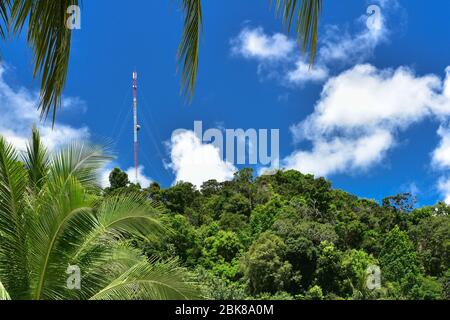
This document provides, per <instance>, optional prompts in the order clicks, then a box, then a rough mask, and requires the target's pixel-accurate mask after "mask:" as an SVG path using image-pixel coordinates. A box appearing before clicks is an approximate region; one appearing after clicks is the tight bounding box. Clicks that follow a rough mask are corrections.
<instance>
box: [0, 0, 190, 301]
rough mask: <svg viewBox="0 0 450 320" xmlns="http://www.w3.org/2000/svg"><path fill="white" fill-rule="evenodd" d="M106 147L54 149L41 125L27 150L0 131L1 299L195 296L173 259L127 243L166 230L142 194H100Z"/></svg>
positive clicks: (75, 145)
mask: <svg viewBox="0 0 450 320" xmlns="http://www.w3.org/2000/svg"><path fill="white" fill-rule="evenodd" d="M55 2H56V1H55ZM105 154H107V153H105V151H104V150H103V149H102V148H98V147H91V146H87V145H85V144H82V143H77V144H72V145H69V146H67V147H65V148H62V149H61V150H60V151H58V152H55V153H52V154H50V153H49V152H48V151H47V150H46V148H45V147H44V146H43V145H42V143H41V140H40V137H39V133H38V131H37V130H36V129H34V130H33V134H32V138H31V139H30V142H29V144H28V147H27V150H26V152H23V153H22V154H20V153H19V152H18V151H16V150H15V149H14V148H13V146H12V145H10V144H8V143H7V142H6V141H5V139H3V138H2V137H0V299H9V298H11V299H19V300H29V299H36V300H41V299H44V300H54V299H55V300H60V299H185V298H193V297H196V289H195V286H194V285H193V284H192V283H191V282H190V280H189V275H188V274H187V273H186V272H185V271H184V270H183V269H181V268H180V267H178V266H177V262H176V261H175V260H171V261H158V260H149V259H147V258H146V257H145V256H144V255H143V254H142V252H141V251H140V250H137V249H136V248H134V247H133V246H132V245H130V243H129V241H130V240H128V239H131V238H132V237H148V236H150V235H155V233H156V234H157V233H158V232H166V230H165V229H164V227H163V226H162V225H161V224H160V223H159V222H158V214H159V209H158V208H157V207H156V206H154V205H152V204H150V203H149V202H148V201H147V200H146V199H144V198H142V196H141V195H139V194H132V193H128V194H127V195H114V196H110V197H106V198H103V197H101V196H99V194H100V189H99V187H97V173H96V172H97V169H98V168H100V167H101V166H102V165H103V164H104V162H105V161H107V160H108V159H109V157H108V156H107V155H105Z"/></svg>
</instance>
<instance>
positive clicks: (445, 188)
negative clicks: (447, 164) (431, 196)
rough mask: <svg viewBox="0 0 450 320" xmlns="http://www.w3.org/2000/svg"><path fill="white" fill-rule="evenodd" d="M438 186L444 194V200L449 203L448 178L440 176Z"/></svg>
mask: <svg viewBox="0 0 450 320" xmlns="http://www.w3.org/2000/svg"><path fill="white" fill-rule="evenodd" d="M438 188H439V191H440V192H441V193H442V194H443V196H444V202H445V203H446V204H448V205H450V178H442V179H441V180H440V181H439V183H438Z"/></svg>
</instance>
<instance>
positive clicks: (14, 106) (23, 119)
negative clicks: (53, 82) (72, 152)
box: [0, 64, 89, 150]
mask: <svg viewBox="0 0 450 320" xmlns="http://www.w3.org/2000/svg"><path fill="white" fill-rule="evenodd" d="M7 71H8V70H7V67H6V66H5V65H4V64H0V135H1V136H3V137H4V138H5V139H6V140H7V141H8V142H10V143H12V144H14V146H16V147H17V148H18V149H21V150H24V149H25V147H26V144H27V141H28V139H29V136H30V133H31V128H32V127H33V125H34V124H36V126H37V127H38V128H39V130H40V133H41V136H42V141H43V142H44V144H45V145H46V146H47V147H48V148H49V149H50V150H53V149H55V148H57V147H59V146H61V145H62V144H64V143H67V142H69V141H73V140H80V139H87V138H89V129H88V128H87V127H81V128H75V127H72V126H69V125H66V124H61V123H57V124H56V125H55V127H54V128H52V126H51V123H50V122H49V121H48V122H42V121H40V117H39V115H40V114H39V111H38V110H37V109H36V106H37V104H38V101H39V96H38V93H36V92H32V91H30V90H28V89H26V88H18V89H13V88H12V87H11V86H10V85H9V84H8V83H6V81H5V77H4V76H5V73H6V72H7ZM79 106H80V107H81V108H82V109H83V110H84V109H85V108H86V105H85V103H84V102H83V101H82V100H81V99H79V98H70V97H69V98H67V99H64V103H63V108H67V109H69V108H78V107H79Z"/></svg>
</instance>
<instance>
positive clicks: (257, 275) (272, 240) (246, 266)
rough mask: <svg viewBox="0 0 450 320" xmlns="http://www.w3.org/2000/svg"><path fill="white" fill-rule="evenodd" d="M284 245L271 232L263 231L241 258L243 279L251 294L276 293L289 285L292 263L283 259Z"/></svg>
mask: <svg viewBox="0 0 450 320" xmlns="http://www.w3.org/2000/svg"><path fill="white" fill-rule="evenodd" d="M285 254H286V245H285V244H284V242H283V240H282V239H280V238H279V237H278V236H276V235H274V234H272V233H268V232H267V233H263V234H262V235H261V236H260V237H259V238H258V239H257V240H256V241H255V242H254V243H253V244H252V246H251V247H250V249H249V251H248V252H247V254H246V256H245V257H244V258H243V263H242V267H243V271H244V279H245V280H246V281H247V283H248V286H249V290H250V292H251V293H252V294H258V293H263V292H267V293H276V292H277V291H282V290H283V289H286V288H288V287H289V285H290V282H291V279H290V276H291V273H292V265H291V264H290V263H289V262H288V261H286V260H285Z"/></svg>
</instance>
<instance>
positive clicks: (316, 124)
mask: <svg viewBox="0 0 450 320" xmlns="http://www.w3.org/2000/svg"><path fill="white" fill-rule="evenodd" d="M447 71H448V69H447ZM449 82H450V77H449V76H448V73H447V77H446V79H445V81H442V80H441V79H440V78H439V77H438V76H436V75H426V76H422V77H419V76H416V75H415V74H414V73H413V71H412V70H410V69H408V68H405V67H400V68H398V69H396V70H391V69H388V70H379V69H377V68H375V67H373V66H371V65H357V66H355V67H354V68H352V69H350V70H347V71H345V72H343V73H341V74H340V75H338V76H336V77H334V78H331V79H330V80H328V82H327V83H326V84H325V85H324V89H323V91H322V94H321V98H320V100H319V101H318V103H317V104H316V107H315V111H314V112H313V114H311V115H310V116H309V117H308V118H306V119H305V120H304V121H302V122H301V123H299V124H298V125H296V126H293V127H292V128H291V131H292V133H293V136H294V139H295V140H296V141H297V142H300V141H302V140H308V141H310V142H311V143H312V149H311V150H310V151H304V150H297V151H295V152H294V153H293V154H292V155H290V156H289V157H287V158H286V159H285V160H284V165H286V166H288V167H290V168H295V169H298V170H300V171H303V172H307V173H313V174H317V175H325V176H326V175H330V174H334V173H340V172H346V171H347V170H354V169H367V168H369V167H370V166H372V165H374V164H377V163H379V162H380V161H382V160H383V159H384V158H385V155H386V152H387V151H388V150H389V149H391V148H392V147H394V146H395V138H394V136H395V134H396V132H398V131H399V130H403V129H406V128H408V127H409V126H410V125H412V124H413V123H416V122H419V121H422V120H423V119H425V118H426V117H436V118H438V119H440V118H442V117H444V116H448V115H450V95H448V94H447V93H448V91H447V90H448V86H449ZM443 146H444V147H445V146H446V144H443ZM444 149H445V148H444ZM442 157H444V156H442Z"/></svg>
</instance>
